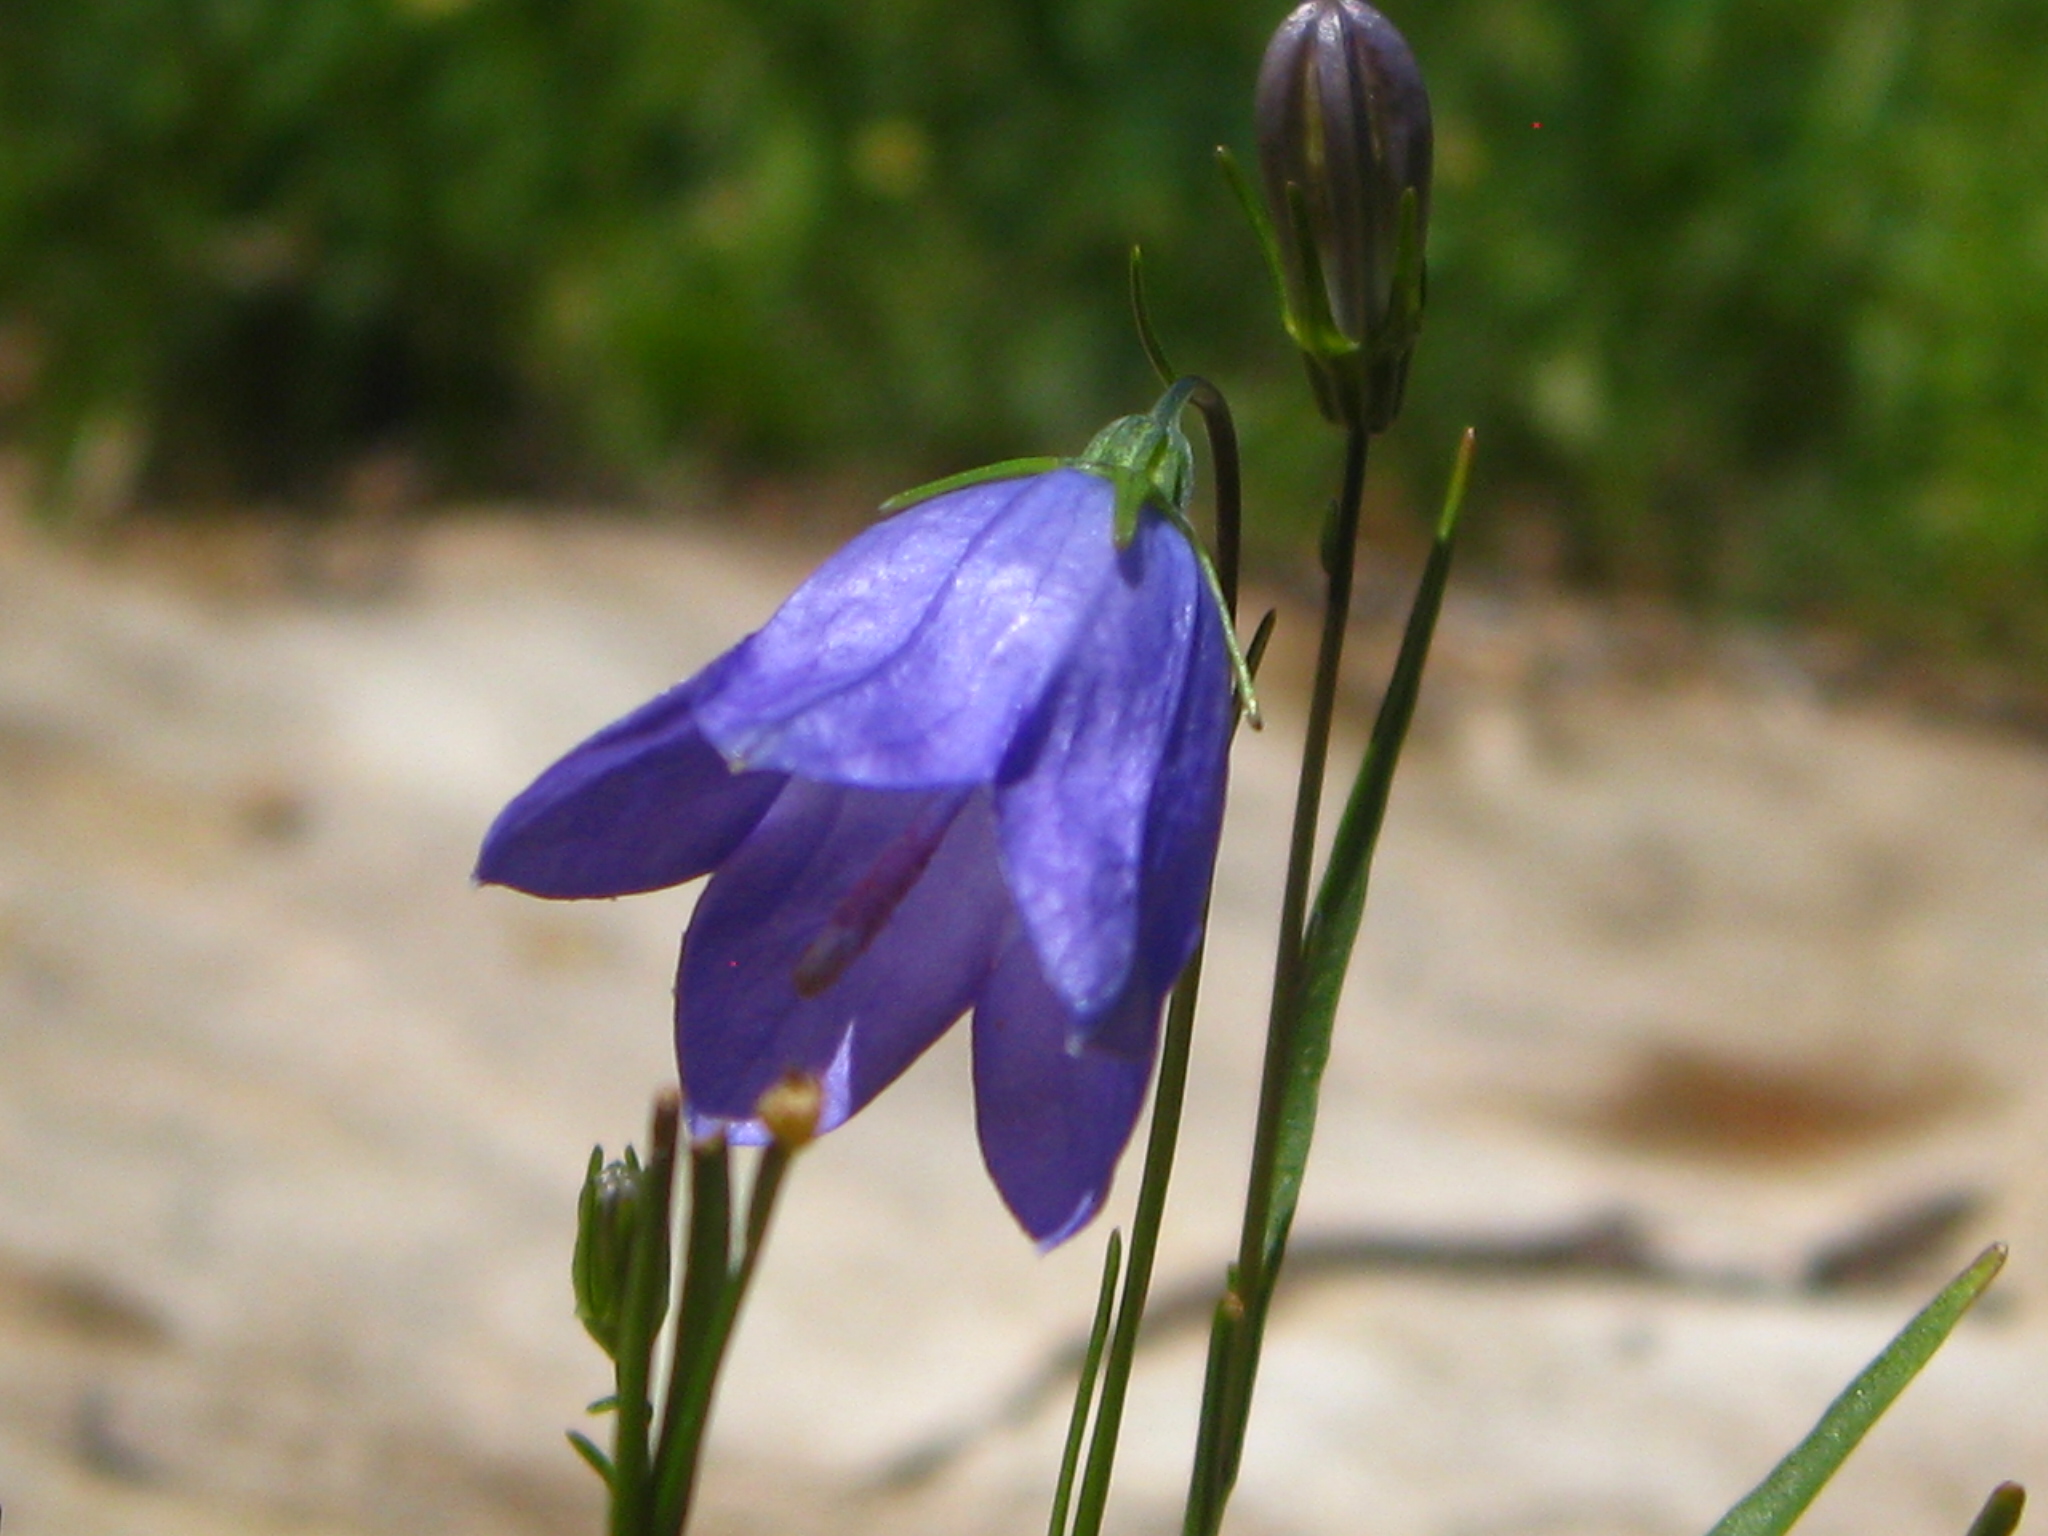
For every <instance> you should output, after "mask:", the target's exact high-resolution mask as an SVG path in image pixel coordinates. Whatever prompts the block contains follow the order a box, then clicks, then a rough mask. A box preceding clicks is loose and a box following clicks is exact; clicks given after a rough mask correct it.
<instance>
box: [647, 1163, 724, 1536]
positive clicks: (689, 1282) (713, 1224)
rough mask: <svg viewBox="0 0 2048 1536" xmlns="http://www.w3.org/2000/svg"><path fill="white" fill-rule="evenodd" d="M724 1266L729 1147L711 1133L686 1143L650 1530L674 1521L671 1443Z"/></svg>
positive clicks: (678, 1478)
mask: <svg viewBox="0 0 2048 1536" xmlns="http://www.w3.org/2000/svg"><path fill="white" fill-rule="evenodd" d="M731 1265H732V1153H731V1150H730V1149H729V1148H728V1147H727V1145H726V1141H725V1138H724V1137H723V1136H718V1137H715V1138H713V1139H712V1140H709V1141H705V1142H701V1143H698V1144H695V1145H693V1146H691V1148H690V1224H689V1230H688V1232H687V1234H686V1235H685V1237H684V1240H683V1289H682V1298H681V1300H680V1301H679V1302H678V1304H677V1306H676V1324H675V1335H674V1338H673V1339H672V1340H671V1343H670V1351H671V1354H670V1361H669V1373H668V1392H667V1394H666V1398H665V1401H664V1403H663V1405H662V1414H661V1435H660V1439H659V1440H658V1441H657V1443H656V1447H655V1452H654V1466H655V1489H654V1520H655V1529H656V1530H666V1529H671V1528H673V1527H679V1525H680V1514H679V1511H680V1510H681V1508H682V1501H683V1499H684V1497H685V1494H684V1484H685V1482H686V1481H687V1474H686V1471H685V1467H686V1463H687V1460H688V1458H687V1456H686V1455H685V1454H684V1453H683V1451H682V1449H681V1447H680V1446H679V1445H678V1439H679V1436H680V1435H681V1432H682V1428H683V1425H684V1424H685V1423H686V1422H687V1421H688V1415H689V1407H688V1404H687V1402H686V1396H687V1393H688V1391H689V1387H690V1383H691V1382H692V1381H693V1380H694V1379H695V1376H696V1372H697V1362H698V1359H699V1357H700V1356H701V1355H702V1354H703V1353H704V1352H705V1351H706V1350H710V1349H715V1348H717V1347H718V1345H717V1340H716V1329H717V1326H718V1316H719V1312H720V1309H721V1308H722V1307H723V1305H724V1299H725V1291H726V1288H727V1286H728V1285H729V1284H730V1283H731Z"/></svg>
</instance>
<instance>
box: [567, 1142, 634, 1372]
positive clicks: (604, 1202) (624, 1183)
mask: <svg viewBox="0 0 2048 1536" xmlns="http://www.w3.org/2000/svg"><path fill="white" fill-rule="evenodd" d="M648 1204H649V1199H648V1187H647V1172H646V1170H645V1169H644V1168H642V1167H641V1165H640V1158H639V1154H637V1153H636V1152H634V1150H633V1149H632V1148H631V1147H628V1148H627V1149H626V1155H625V1156H624V1157H623V1158H620V1159H618V1160H617V1161H614V1162H609V1163H608V1162H606V1161H605V1160H604V1153H603V1151H602V1150H601V1149H595V1148H594V1149H592V1151H591V1154H590V1166H589V1168H588V1169H587V1170H586V1172H585V1173H584V1176H583V1191H582V1193H581V1194H580V1195H579V1196H578V1197H577V1201H576V1252H575V1257H574V1258H573V1259H572V1260H571V1264H570V1275H571V1278H572V1280H573V1281H574V1284H575V1290H576V1316H577V1318H578V1319H579V1320H580V1321H581V1322H582V1324H583V1327H584V1329H585V1331H586V1332H588V1333H589V1335H590V1336H591V1338H592V1339H594V1340H596V1341H597V1347H598V1348H599V1349H602V1350H603V1351H604V1352H605V1354H606V1356H608V1357H609V1358H611V1359H617V1358H618V1351H619V1330H620V1326H621V1323H622V1322H623V1320H624V1317H625V1309H626V1296H627V1293H628V1291H629V1290H630V1289H631V1276H632V1270H633V1254H634V1250H635V1248H636V1247H637V1245H638V1243H639V1239H640V1234H641V1232H642V1231H643V1230H644V1229H645V1228H646V1226H647V1224H648V1219H649V1217H650V1215H651V1214H652V1213H651V1212H650V1211H649V1209H648Z"/></svg>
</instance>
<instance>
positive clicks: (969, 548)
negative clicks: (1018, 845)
mask: <svg viewBox="0 0 2048 1536" xmlns="http://www.w3.org/2000/svg"><path fill="white" fill-rule="evenodd" d="M1114 494H1115V493H1114V491H1113V489H1112V487H1111V486H1110V484H1109V482H1108V481H1107V480H1105V479H1103V478H1102V477H1101V476H1099V475H1095V474H1091V473H1089V472H1087V471H1084V470H1078V469H1059V470H1053V471H1050V472H1048V473H1044V474H1038V475H1032V476H1029V477H1026V478H1023V479H1017V480H1001V481H993V482H990V483H987V484H983V485H975V486H969V487H967V488H965V489H962V490H957V491H952V492H949V493H947V494H945V495H943V496H938V497H934V498H933V499H932V500H930V501H928V502H924V503H921V504H920V505H918V506H915V507H912V508H910V509H909V510H908V511H905V512H900V513H898V514H896V515H895V516H894V517H892V518H890V519H888V520H887V521H885V522H882V523H878V524H877V525H876V526H874V527H873V528H870V529H868V530H867V531H866V532H865V533H863V534H861V535H860V537H858V538H856V539H855V540H853V542H852V543H850V544H848V545H847V546H846V548H844V549H843V550H841V551H840V552H839V553H838V554H837V555H835V556H834V557H833V558H832V559H831V560H829V561H827V562H826V564H825V565H824V566H823V567H821V568H820V569H819V570H818V572H817V573H816V574H815V575H813V576H812V577H811V578H810V580H808V581H806V582H805V583H804V584H803V586H802V587H800V588H799V589H798V590H797V591H796V592H795V593H794V594H793V595H792V596H791V597H790V599H789V601H788V602H786V603H784V604H783V606H782V608H781V609H780V610H779V611H778V612H777V613H776V614H775V616H774V617H773V618H772V619H770V620H769V621H768V623H767V624H766V625H765V626H764V627H763V628H762V630H761V632H760V633H759V634H758V635H756V636H755V637H754V640H753V643H752V644H751V645H750V646H749V648H748V651H747V655H746V657H745V658H744V659H743V660H742V661H741V663H740V664H739V665H738V666H736V667H735V668H734V669H733V670H732V671H731V673H730V674H728V675H727V676H726V677H724V678H723V679H722V680H721V682H720V684H719V686H718V687H717V688H716V689H715V690H713V691H712V692H710V693H709V694H707V696H706V698H705V700H704V702H703V704H702V706H701V707H700V710H699V719H700V721H701V723H702V726H703V730H704V733H705V735H706V736H707V737H708V738H709V739H710V740H711V741H712V742H713V743H714V744H715V745H717V746H718V748H719V749H720V750H721V751H723V752H724V753H725V754H726V756H727V758H728V760H730V761H733V762H737V763H743V764H745V765H747V766H750V767H757V768H768V769H775V770H779V771H782V772H786V773H794V774H800V775H802V776H804V777H806V778H812V779H820V780H829V781H832V782H835V783H841V784H860V785H865V786H868V787H870V788H877V789H887V788H925V787H930V786H932V785H937V784H972V783H985V782H987V781H988V780H990V779H991V778H993V777H994V775H995V772H996V769H997V767H998V765H999V764H1000V763H1001V761H1002V759H1003V756H1004V753H1005V752H1006V750H1007V749H1008V747H1009V745H1010V742H1011V739H1012V738H1013V737H1014V736H1015V734H1016V732H1017V730H1018V728H1019V726H1020V724H1021V723H1022V722H1023V720H1024V719H1025V718H1026V716H1027V715H1028V714H1029V713H1030V711H1031V710H1032V708H1033V707H1034V706H1035V705H1036V704H1037V703H1038V701H1039V699H1040V697H1041V695H1042V694H1043V693H1044V691H1045V688H1046V686H1047V683H1048V681H1049V679H1050V678H1051V677H1052V676H1053V674H1054V673H1055V672H1056V671H1057V669H1058V668H1059V667H1060V666H1061V665H1063V664H1064V662H1065V661H1066V659H1067V657H1068V655H1069V653H1070V652H1071V651H1072V649H1073V648H1074V646H1075V644H1076V643H1077V636H1078V634H1079V630H1080V626H1081V624H1082V622H1083V616H1084V615H1085V614H1086V613H1087V611H1088V609H1089V607H1090V603H1091V599H1092V597H1093V594H1094V592H1095V590H1096V589H1097V588H1098V587H1100V586H1101V585H1102V584H1103V583H1104V581H1106V580H1107V579H1108V578H1109V576H1110V574H1111V571H1112V569H1113V565H1112V552H1113V548H1114V546H1113V541H1112V539H1111V530H1110V521H1111V511H1112V507H1113V504H1114Z"/></svg>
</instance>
